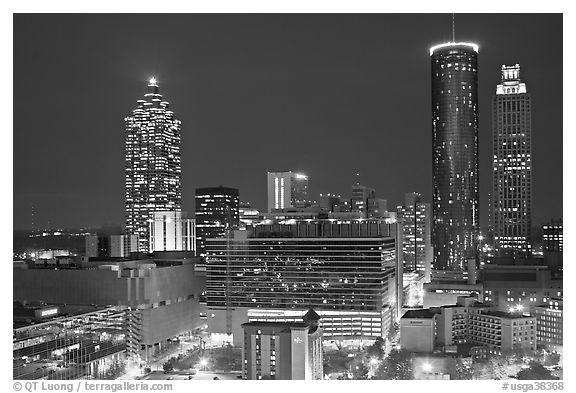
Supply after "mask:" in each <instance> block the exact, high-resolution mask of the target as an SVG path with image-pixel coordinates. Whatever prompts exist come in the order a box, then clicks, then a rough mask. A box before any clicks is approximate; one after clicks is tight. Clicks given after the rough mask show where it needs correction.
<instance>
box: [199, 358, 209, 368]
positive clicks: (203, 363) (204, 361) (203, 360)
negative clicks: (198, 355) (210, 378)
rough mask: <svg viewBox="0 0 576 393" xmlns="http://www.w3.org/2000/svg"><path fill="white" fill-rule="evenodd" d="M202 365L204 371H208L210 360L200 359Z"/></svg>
mask: <svg viewBox="0 0 576 393" xmlns="http://www.w3.org/2000/svg"><path fill="white" fill-rule="evenodd" d="M200 365H201V366H202V367H203V368H204V370H203V371H206V366H207V365H208V360H206V359H200Z"/></svg>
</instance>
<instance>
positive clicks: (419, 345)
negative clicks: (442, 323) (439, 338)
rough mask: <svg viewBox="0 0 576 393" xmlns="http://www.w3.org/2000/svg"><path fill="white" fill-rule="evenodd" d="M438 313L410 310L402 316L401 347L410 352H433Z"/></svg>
mask: <svg viewBox="0 0 576 393" xmlns="http://www.w3.org/2000/svg"><path fill="white" fill-rule="evenodd" d="M436 318H437V313H435V312H432V311H431V310H428V309H427V310H408V311H406V313H405V314H404V315H403V316H402V318H400V347H401V348H402V349H405V350H407V351H410V352H426V353H428V352H432V351H434V346H435V345H434V344H435V341H436Z"/></svg>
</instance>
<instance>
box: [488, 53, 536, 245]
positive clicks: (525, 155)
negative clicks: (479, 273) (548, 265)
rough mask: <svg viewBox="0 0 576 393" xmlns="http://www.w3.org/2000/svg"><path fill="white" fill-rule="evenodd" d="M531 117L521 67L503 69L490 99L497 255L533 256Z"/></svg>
mask: <svg viewBox="0 0 576 393" xmlns="http://www.w3.org/2000/svg"><path fill="white" fill-rule="evenodd" d="M531 113H532V107H531V97H530V94H529V93H528V92H527V89H526V84H525V83H523V82H522V81H521V79H520V65H519V64H516V65H513V66H506V65H503V66H502V81H501V83H500V84H498V85H497V87H496V94H495V95H494V97H493V99H492V133H493V138H494V144H493V149H494V162H493V202H492V203H493V209H494V213H493V223H494V224H493V230H494V245H495V247H496V252H497V253H498V254H499V255H514V256H515V255H521V256H530V255H531V253H532V245H531V244H530V234H531V227H532V211H531V205H532V158H531V157H532V153H531V150H532V149H531V142H530V135H531V133H532V130H531V128H532V126H531Z"/></svg>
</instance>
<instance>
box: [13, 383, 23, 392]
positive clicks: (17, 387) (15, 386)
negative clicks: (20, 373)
mask: <svg viewBox="0 0 576 393" xmlns="http://www.w3.org/2000/svg"><path fill="white" fill-rule="evenodd" d="M14 390H16V391H17V392H18V391H20V390H22V384H21V383H20V382H14Z"/></svg>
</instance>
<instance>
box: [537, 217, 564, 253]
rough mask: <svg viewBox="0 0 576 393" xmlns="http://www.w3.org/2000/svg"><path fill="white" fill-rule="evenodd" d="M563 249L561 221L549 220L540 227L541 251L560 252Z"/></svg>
mask: <svg viewBox="0 0 576 393" xmlns="http://www.w3.org/2000/svg"><path fill="white" fill-rule="evenodd" d="M563 248H564V235H563V227H562V220H551V221H550V222H549V223H547V224H544V225H542V251H543V252H544V253H546V252H551V251H555V252H562V250H563Z"/></svg>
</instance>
